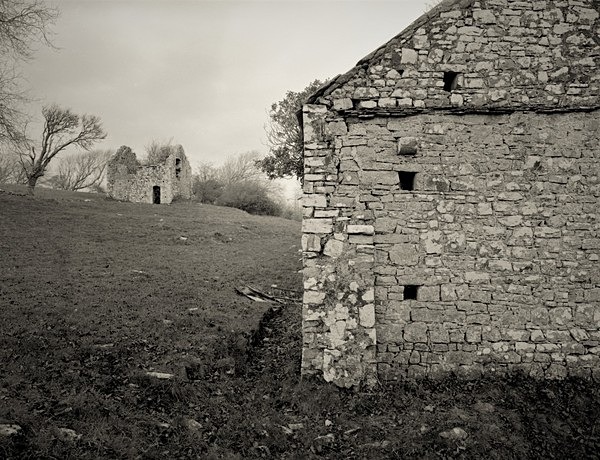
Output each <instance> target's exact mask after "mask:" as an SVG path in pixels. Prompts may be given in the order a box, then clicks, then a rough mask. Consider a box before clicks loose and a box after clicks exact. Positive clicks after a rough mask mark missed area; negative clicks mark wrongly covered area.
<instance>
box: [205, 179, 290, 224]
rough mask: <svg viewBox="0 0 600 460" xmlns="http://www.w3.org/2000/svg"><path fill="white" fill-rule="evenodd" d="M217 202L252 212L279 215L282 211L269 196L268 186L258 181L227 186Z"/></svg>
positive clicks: (220, 204)
mask: <svg viewBox="0 0 600 460" xmlns="http://www.w3.org/2000/svg"><path fill="white" fill-rule="evenodd" d="M215 204H217V205H219V206H229V207H232V208H238V209H241V210H243V211H246V212H249V213H250V214H262V215H269V216H278V215H279V214H280V213H281V209H280V207H279V205H278V204H277V203H276V202H275V201H274V200H273V199H271V198H270V197H269V194H268V190H267V188H266V187H265V186H264V185H261V184H260V183H257V182H237V183H233V184H230V185H228V186H226V187H225V188H224V189H223V193H222V194H221V196H220V197H219V198H218V199H217V200H216V202H215Z"/></svg>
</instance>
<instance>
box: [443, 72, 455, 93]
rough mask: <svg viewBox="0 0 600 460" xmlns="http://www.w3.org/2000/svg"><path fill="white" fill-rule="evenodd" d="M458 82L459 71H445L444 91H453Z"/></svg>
mask: <svg viewBox="0 0 600 460" xmlns="http://www.w3.org/2000/svg"><path fill="white" fill-rule="evenodd" d="M457 84H458V72H452V71H448V72H444V91H448V92H450V91H453V90H455V89H456V85H457Z"/></svg>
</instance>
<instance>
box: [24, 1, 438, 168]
mask: <svg viewBox="0 0 600 460" xmlns="http://www.w3.org/2000/svg"><path fill="white" fill-rule="evenodd" d="M428 3H431V0H429V1H428V0H394V1H376V0H368V1H367V0H363V1H350V0H319V1H308V0H303V1H300V0H278V1H275V0H272V1H255V0H237V1H235V0H220V1H203V0H188V1H178V0H155V1H152V0H118V1H117V0H112V1H111V0H58V1H54V4H56V5H57V6H58V8H59V9H60V12H61V14H60V17H59V19H58V20H57V22H56V24H55V26H54V27H53V31H54V39H53V42H54V44H55V46H56V48H57V49H54V50H52V49H39V51H38V52H37V53H36V54H35V58H34V59H33V60H32V61H31V62H30V63H29V64H27V65H26V66H25V68H24V74H25V76H26V78H27V80H28V82H29V85H30V87H31V94H32V96H34V97H35V98H36V102H35V103H34V104H32V106H31V108H32V111H33V112H35V111H37V112H38V113H39V112H40V110H41V107H42V105H44V104H49V103H53V102H55V103H57V104H59V105H61V106H65V107H69V108H71V109H72V110H74V111H75V112H76V113H89V114H94V115H98V116H99V117H100V118H101V119H102V122H103V125H104V128H105V130H106V131H107V132H108V137H107V138H106V140H105V141H104V142H103V143H102V144H99V145H98V147H101V148H111V149H116V148H118V147H119V146H120V145H129V146H130V147H132V148H133V150H134V151H135V152H136V153H138V155H140V154H143V151H144V146H146V145H147V144H148V143H149V142H150V141H151V140H153V139H157V140H169V139H171V138H172V139H173V141H174V142H175V143H179V144H182V145H183V147H184V149H185V151H186V153H187V155H188V158H189V159H190V161H191V163H192V165H196V164H198V163H199V162H211V163H213V164H216V165H218V164H219V163H221V162H222V161H223V159H224V158H225V157H226V156H227V155H231V154H236V153H240V152H246V151H249V150H258V151H260V152H261V153H266V152H267V147H266V146H265V131H264V126H265V124H266V123H267V121H268V110H269V107H270V105H271V104H272V103H273V102H276V101H279V100H281V99H282V98H283V97H284V96H285V93H286V91H288V90H293V91H300V90H302V89H303V88H304V87H306V85H307V84H308V83H310V82H311V81H313V80H315V79H320V80H323V79H326V78H332V77H334V76H336V75H337V74H340V73H344V72H346V71H348V70H349V69H350V68H352V67H353V66H354V65H355V64H356V62H357V61H358V60H359V59H361V58H363V57H364V56H365V55H367V54H368V53H370V52H371V51H373V50H374V49H375V48H377V47H379V46H380V45H382V44H383V43H385V42H386V41H388V40H389V39H391V38H392V37H393V36H395V35H397V34H398V33H399V32H401V31H402V29H404V28H405V27H406V26H407V25H409V24H410V23H411V22H412V21H414V20H415V19H416V18H417V17H419V16H420V15H421V14H422V13H423V12H424V11H425V9H426V4H428Z"/></svg>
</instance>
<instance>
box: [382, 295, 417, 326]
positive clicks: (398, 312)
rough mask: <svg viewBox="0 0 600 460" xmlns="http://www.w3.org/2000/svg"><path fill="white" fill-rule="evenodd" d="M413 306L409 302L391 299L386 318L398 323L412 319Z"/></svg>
mask: <svg viewBox="0 0 600 460" xmlns="http://www.w3.org/2000/svg"><path fill="white" fill-rule="evenodd" d="M410 315H411V307H410V305H409V304H408V303H407V302H402V301H397V300H390V301H389V303H388V308H387V311H386V313H385V319H386V320H389V321H393V322H396V323H405V322H406V323H407V322H409V321H410Z"/></svg>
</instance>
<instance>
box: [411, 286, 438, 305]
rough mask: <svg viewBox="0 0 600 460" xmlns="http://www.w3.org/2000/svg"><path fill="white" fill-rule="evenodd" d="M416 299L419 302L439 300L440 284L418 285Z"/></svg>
mask: <svg viewBox="0 0 600 460" xmlns="http://www.w3.org/2000/svg"><path fill="white" fill-rule="evenodd" d="M417 300H418V301H421V302H438V301H439V300H440V286H420V287H419V290H418V291H417Z"/></svg>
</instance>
